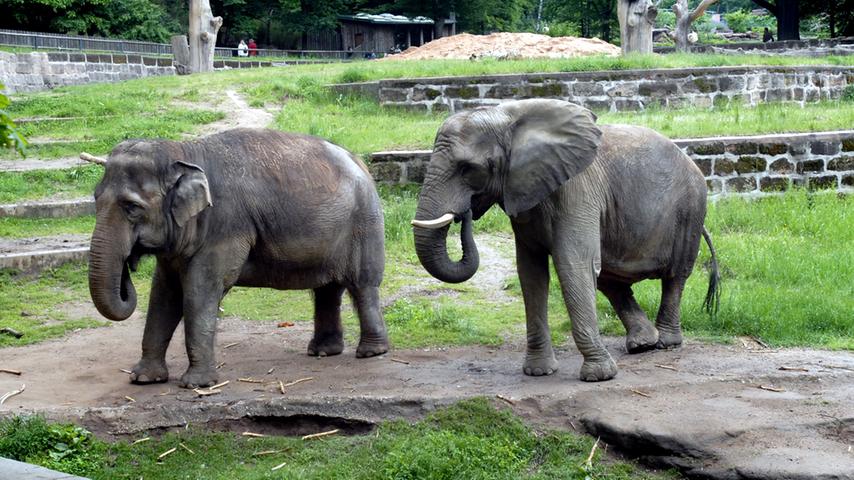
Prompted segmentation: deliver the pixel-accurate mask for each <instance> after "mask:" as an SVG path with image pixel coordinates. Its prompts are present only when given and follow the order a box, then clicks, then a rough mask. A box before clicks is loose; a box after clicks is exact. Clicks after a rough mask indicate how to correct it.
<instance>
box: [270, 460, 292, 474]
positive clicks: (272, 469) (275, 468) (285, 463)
mask: <svg viewBox="0 0 854 480" xmlns="http://www.w3.org/2000/svg"><path fill="white" fill-rule="evenodd" d="M287 464H288V462H282V463H280V464H278V465H276V466H275V467H273V468H271V469H270V471H273V472H275V471H276V470H278V469H280V468H282V467H284V466H285V465H287Z"/></svg>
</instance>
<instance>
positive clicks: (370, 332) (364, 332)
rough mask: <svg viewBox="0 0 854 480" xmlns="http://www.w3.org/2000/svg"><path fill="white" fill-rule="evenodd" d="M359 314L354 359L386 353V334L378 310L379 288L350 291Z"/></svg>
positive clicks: (383, 322)
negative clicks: (358, 330) (357, 343)
mask: <svg viewBox="0 0 854 480" xmlns="http://www.w3.org/2000/svg"><path fill="white" fill-rule="evenodd" d="M350 294H351V295H352V296H353V302H354V303H355V304H356V311H357V312H358V314H359V327H360V330H361V331H360V332H359V346H358V347H356V358H366V357H374V356H377V355H382V354H383V353H386V352H388V332H387V331H386V328H385V321H384V320H383V314H382V310H380V289H379V287H355V288H353V289H351V290H350Z"/></svg>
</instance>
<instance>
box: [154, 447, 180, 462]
mask: <svg viewBox="0 0 854 480" xmlns="http://www.w3.org/2000/svg"><path fill="white" fill-rule="evenodd" d="M175 450H178V447H172V448H170V449H169V450H166V451H165V452H163V453H161V454H160V455H159V456H158V457H157V459H158V460H162V459H164V458H165V457H166V456H167V455H171V454H173V453H175Z"/></svg>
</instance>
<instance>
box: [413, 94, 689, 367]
mask: <svg viewBox="0 0 854 480" xmlns="http://www.w3.org/2000/svg"><path fill="white" fill-rule="evenodd" d="M595 120H596V117H595V116H594V115H593V114H592V113H591V112H589V111H588V110H586V109H584V108H582V107H579V106H577V105H575V104H572V103H568V102H563V101H559V100H542V99H535V100H521V101H514V102H508V103H504V104H501V105H500V106H497V107H488V108H480V109H476V110H472V111H468V112H462V113H458V114H456V115H453V116H451V117H450V118H448V119H447V120H446V121H445V123H444V124H443V125H442V127H441V128H440V129H439V133H438V134H437V136H436V143H435V146H434V150H433V154H432V157H431V160H430V165H429V167H428V170H427V174H426V177H425V180H424V185H423V188H422V190H421V196H420V199H419V202H418V210H417V212H416V216H415V218H416V220H432V219H436V218H439V217H441V216H442V215H443V214H446V213H452V214H453V215H454V216H455V219H456V220H457V221H460V220H461V221H462V222H463V225H462V229H461V236H462V246H463V257H462V259H461V260H460V261H459V262H455V261H452V260H451V259H450V258H449V257H448V253H447V249H446V240H447V233H448V226H445V227H442V228H438V229H431V228H423V227H418V226H416V227H415V228H414V232H415V247H416V251H417V253H418V258H419V260H420V261H421V264H422V265H423V266H424V267H425V269H427V271H429V272H430V273H431V274H432V275H433V276H434V277H436V278H438V279H439V280H443V281H446V282H462V281H465V280H467V279H468V278H470V277H471V276H472V275H474V273H475V272H476V271H477V267H478V256H477V247H476V245H475V242H474V240H473V238H472V226H471V223H472V218H474V219H475V220H476V219H478V218H479V217H480V216H482V215H483V214H484V213H485V212H486V211H487V210H488V209H489V207H490V206H492V205H493V204H496V203H497V204H499V205H500V206H501V208H503V209H504V211H505V212H506V213H507V214H508V215H509V216H510V219H511V223H512V225H513V231H514V233H515V241H516V260H517V268H518V272H519V279H520V281H521V287H522V294H523V298H524V303H525V315H526V317H527V332H528V333H527V340H528V346H527V355H526V358H525V363H524V368H523V370H524V372H525V373H526V374H528V375H549V374H551V373H553V372H554V371H555V370H556V369H557V361H556V360H555V356H554V352H553V350H552V344H551V340H550V335H549V326H548V321H547V304H548V285H549V267H548V258H549V255H551V257H552V260H553V263H554V266H555V269H556V270H557V275H558V278H559V280H560V285H561V290H562V292H563V297H564V301H565V303H566V307H567V309H568V310H569V315H570V318H571V321H572V335H573V338H574V339H575V343H576V345H577V346H578V349H579V350H580V351H581V353H582V355H583V356H584V363H583V366H582V367H581V373H580V377H581V379H582V380H587V381H599V380H607V379H610V378H612V377H614V376H615V375H616V373H617V366H616V364H615V363H614V361H613V360H612V359H611V356H610V355H609V354H608V352H607V351H606V350H605V348H604V347H603V344H602V341H601V340H600V337H599V329H598V324H597V319H596V289H597V288H598V289H599V290H601V291H602V292H603V293H604V294H605V295H606V296H607V297H608V299H609V300H610V301H611V304H612V305H613V306H614V309H615V310H616V312H617V314H618V315H619V317H620V319H621V320H622V322H623V325H624V326H625V328H626V331H627V338H626V346H627V349H628V350H629V352H640V351H643V350H647V349H650V348H655V347H658V348H667V347H673V346H677V345H680V344H681V343H682V334H681V328H680V323H679V301H680V298H681V296H682V289H683V287H684V285H685V280H686V279H687V277H688V275H689V274H690V273H691V270H692V268H693V265H694V261H695V260H696V257H697V254H698V246H699V241H700V236H701V235H702V232H703V220H704V217H705V214H706V183H705V180H704V178H703V175H702V173H701V172H700V170H699V169H698V168H697V167H696V165H694V163H693V162H692V161H691V160H690V158H688V157H687V156H686V155H685V154H684V153H683V152H682V151H681V150H680V149H679V148H678V147H677V146H676V145H675V144H673V142H671V141H670V140H668V139H666V138H664V137H663V136H661V135H659V134H657V133H656V132H654V131H652V130H649V129H646V128H641V127H633V126H623V125H615V126H601V127H598V126H597V125H596V124H595ZM648 278H660V279H661V280H662V286H663V288H662V299H661V306H660V310H659V312H658V317H657V318H656V325H655V326H653V325H652V323H650V321H649V320H648V319H647V317H646V315H645V314H644V312H643V311H642V310H641V308H640V307H639V306H638V304H637V302H636V301H635V299H634V297H633V295H632V289H631V285H632V284H633V283H635V282H638V281H640V280H644V279H648ZM597 282H598V283H597Z"/></svg>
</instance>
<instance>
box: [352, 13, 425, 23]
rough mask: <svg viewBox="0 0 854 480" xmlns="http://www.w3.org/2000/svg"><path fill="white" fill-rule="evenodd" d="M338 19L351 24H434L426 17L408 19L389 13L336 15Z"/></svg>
mask: <svg viewBox="0 0 854 480" xmlns="http://www.w3.org/2000/svg"><path fill="white" fill-rule="evenodd" d="M338 18H339V19H340V20H350V21H351V22H365V23H381V24H387V25H388V24H392V25H433V23H434V22H433V19H431V18H427V17H414V18H409V17H405V16H403V15H394V14H391V13H380V14H377V15H372V14H370V13H357V14H355V15H338Z"/></svg>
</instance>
